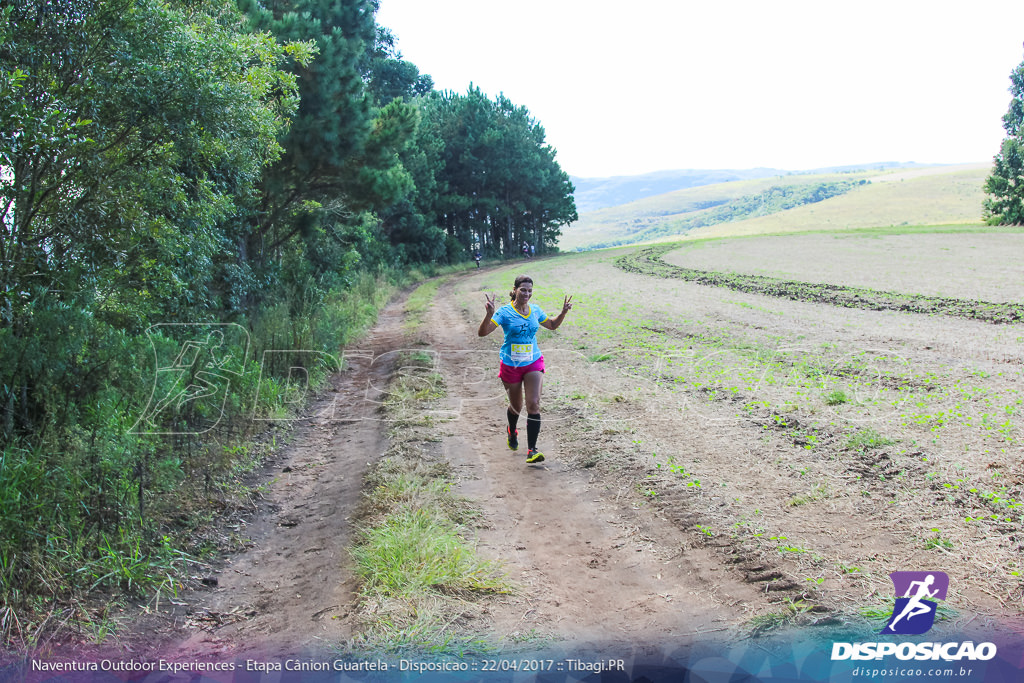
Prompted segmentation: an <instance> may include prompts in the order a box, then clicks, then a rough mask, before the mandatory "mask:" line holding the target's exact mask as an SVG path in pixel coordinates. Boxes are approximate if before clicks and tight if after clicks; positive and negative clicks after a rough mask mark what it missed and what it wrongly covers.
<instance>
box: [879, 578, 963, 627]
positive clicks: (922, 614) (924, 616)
mask: <svg viewBox="0 0 1024 683" xmlns="http://www.w3.org/2000/svg"><path fill="white" fill-rule="evenodd" d="M889 578H891V579H892V584H893V586H894V587H895V588H896V604H895V606H894V607H893V608H892V616H891V617H889V623H888V624H886V625H885V628H884V629H882V633H899V634H901V635H907V636H913V635H920V634H922V633H926V632H927V631H928V629H930V628H931V627H932V625H934V624H935V611H936V609H938V604H937V603H936V602H935V600H945V599H946V592H947V591H948V590H949V577H948V576H946V574H945V573H944V572H893V573H891V574H889Z"/></svg>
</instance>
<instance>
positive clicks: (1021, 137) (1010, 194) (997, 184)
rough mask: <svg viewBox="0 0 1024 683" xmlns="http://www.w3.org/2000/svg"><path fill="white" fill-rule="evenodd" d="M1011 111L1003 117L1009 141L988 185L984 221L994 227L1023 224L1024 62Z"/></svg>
mask: <svg viewBox="0 0 1024 683" xmlns="http://www.w3.org/2000/svg"><path fill="white" fill-rule="evenodd" d="M1010 84H1011V85H1010V94H1011V95H1012V96H1013V99H1011V100H1010V107H1009V109H1008V110H1007V112H1006V114H1005V115H1004V116H1003V128H1004V129H1005V130H1006V138H1005V139H1004V140H1003V144H1002V146H1001V148H1000V150H999V154H997V155H996V156H995V163H994V166H993V168H992V174H991V175H990V176H989V177H988V179H987V180H986V181H985V192H986V194H988V195H989V198H988V199H986V200H985V203H984V211H985V219H986V221H988V223H989V224H991V225H1021V224H1024V62H1022V63H1021V64H1020V65H1019V66H1017V68H1016V69H1014V70H1013V73H1011V74H1010Z"/></svg>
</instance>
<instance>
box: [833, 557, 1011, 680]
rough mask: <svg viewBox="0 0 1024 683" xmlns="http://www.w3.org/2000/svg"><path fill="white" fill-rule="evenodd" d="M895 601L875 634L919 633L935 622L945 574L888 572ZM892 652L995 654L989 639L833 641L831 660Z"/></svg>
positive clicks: (902, 655) (929, 656)
mask: <svg viewBox="0 0 1024 683" xmlns="http://www.w3.org/2000/svg"><path fill="white" fill-rule="evenodd" d="M889 578H891V579H892V583H893V586H894V587H895V589H896V596H897V597H896V604H895V605H894V606H893V608H892V614H891V615H889V621H888V622H887V623H886V625H885V628H883V629H882V630H881V632H880V634H879V635H886V634H890V633H891V634H895V635H904V636H909V635H921V634H922V633H927V632H928V630H929V629H931V627H932V626H933V625H934V624H935V613H936V611H937V610H938V603H937V602H936V600H945V599H946V593H947V592H948V591H949V577H948V576H947V575H946V574H945V573H944V572H892V573H891V574H889ZM893 655H894V656H895V657H896V658H897V659H901V660H908V659H915V660H932V661H935V660H939V659H941V660H943V661H947V662H949V661H957V660H968V661H978V660H981V661H987V660H989V659H992V658H993V657H995V656H996V646H995V644H993V643H978V644H977V645H975V644H974V643H973V642H971V641H966V642H963V643H928V642H922V643H893V642H881V643H833V644H832V660H833V661H835V660H840V659H854V660H870V659H875V660H878V659H882V658H884V657H889V656H893Z"/></svg>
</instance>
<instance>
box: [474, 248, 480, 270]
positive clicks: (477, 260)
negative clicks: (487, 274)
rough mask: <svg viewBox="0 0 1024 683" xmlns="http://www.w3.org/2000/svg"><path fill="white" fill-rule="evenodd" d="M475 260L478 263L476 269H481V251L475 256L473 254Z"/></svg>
mask: <svg viewBox="0 0 1024 683" xmlns="http://www.w3.org/2000/svg"><path fill="white" fill-rule="evenodd" d="M473 260H474V261H476V267H477V268H479V267H480V252H479V251H478V252H476V253H475V254H473Z"/></svg>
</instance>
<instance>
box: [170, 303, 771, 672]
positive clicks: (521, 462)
mask: <svg viewBox="0 0 1024 683" xmlns="http://www.w3.org/2000/svg"><path fill="white" fill-rule="evenodd" d="M443 292H444V288H442V294H440V295H439V297H438V299H437V300H436V301H435V302H434V304H433V306H434V308H433V310H432V311H431V312H430V314H429V318H428V319H430V320H440V319H444V320H445V324H444V325H429V324H428V325H424V326H422V328H421V329H420V331H419V332H418V335H419V336H418V337H416V338H414V339H413V338H410V337H409V336H408V335H407V334H406V333H403V327H402V310H403V307H402V302H401V301H397V302H394V303H392V304H391V305H390V306H389V307H388V308H387V309H386V310H385V311H384V313H383V314H382V315H381V317H380V320H379V322H378V324H377V325H376V326H375V328H374V329H373V330H372V331H371V333H370V334H369V335H368V337H367V339H366V340H365V341H364V342H362V343H361V344H360V347H361V348H362V349H364V350H365V355H363V356H362V357H356V356H354V355H353V353H352V352H351V351H349V352H347V353H346V357H347V358H348V359H349V362H350V367H349V369H347V370H345V371H343V372H342V373H339V374H338V375H337V376H335V377H334V378H333V379H332V387H333V388H332V389H331V390H330V391H329V392H328V393H326V394H325V395H324V397H322V398H321V399H320V400H319V401H318V402H317V403H316V404H315V405H314V406H313V408H312V410H311V411H310V413H309V414H310V415H311V417H307V418H304V419H302V420H301V421H299V423H298V427H297V431H296V434H295V436H294V438H293V439H292V443H291V445H289V446H288V447H286V448H285V449H283V450H282V452H281V454H280V455H279V456H277V459H276V460H275V461H274V462H272V463H269V465H268V471H269V474H270V476H271V479H270V482H269V483H268V484H267V486H266V489H265V500H264V502H263V503H262V504H261V511H260V512H259V513H258V514H257V515H256V517H255V519H254V520H252V522H251V523H250V524H249V525H248V526H247V528H245V529H243V530H241V531H240V532H239V533H240V534H242V535H243V536H247V537H248V538H250V539H251V542H252V544H251V547H250V548H249V549H248V550H247V551H245V552H242V553H239V554H237V555H235V556H233V557H231V558H229V559H228V560H227V561H226V563H225V564H224V565H223V567H222V568H221V569H220V570H219V572H218V573H217V574H216V577H217V585H216V586H215V587H213V588H212V589H210V590H208V591H203V592H196V593H193V594H190V595H189V596H185V598H184V600H185V601H186V602H188V603H190V606H189V607H188V608H187V610H185V609H184V608H183V607H181V606H179V608H178V609H179V612H182V611H187V612H188V614H187V615H185V614H180V615H178V616H174V617H173V623H170V620H172V617H166V618H164V619H165V621H164V624H163V626H162V629H161V630H162V632H163V633H162V637H161V638H160V640H161V641H162V642H163V646H162V649H163V651H164V655H163V656H165V657H167V656H170V657H172V658H176V659H202V658H211V657H217V658H228V657H242V656H260V657H282V656H285V655H291V654H303V653H304V654H314V653H318V652H323V651H325V650H331V649H332V648H334V647H337V646H339V645H341V644H343V643H344V642H345V641H346V640H347V639H348V638H350V637H351V636H352V634H353V630H354V629H355V628H357V626H358V625H357V624H356V623H355V617H354V616H353V615H354V608H355V600H356V596H355V593H354V589H355V583H354V580H353V577H352V574H351V571H350V569H349V567H350V559H349V556H348V553H347V548H348V546H349V545H350V543H351V541H352V534H353V527H352V523H351V519H352V517H353V515H354V514H355V512H356V509H357V506H358V504H359V502H360V494H361V492H360V487H361V484H362V482H363V477H364V475H365V473H366V470H367V466H368V464H369V463H371V462H373V461H375V460H376V459H378V458H379V457H380V456H381V454H382V453H383V452H384V451H385V450H386V445H387V438H386V435H385V434H384V430H385V427H386V425H385V424H384V423H382V422H380V421H378V420H377V419H375V416H376V410H377V407H378V401H379V399H380V398H381V394H380V391H381V389H382V388H383V387H385V386H386V382H387V378H388V376H389V375H390V373H391V372H393V370H394V360H395V358H396V357H397V354H395V353H393V352H394V351H397V350H400V349H402V348H408V347H409V345H410V344H416V345H417V348H418V349H421V350H422V349H429V350H430V351H432V352H434V353H435V354H436V355H435V358H436V359H437V370H438V371H439V372H440V373H441V374H442V375H443V376H444V378H445V383H446V385H447V386H448V387H449V396H448V398H447V401H448V402H449V407H452V408H454V409H456V412H457V417H455V418H454V419H451V420H449V421H446V422H443V423H441V424H440V426H439V428H438V429H439V432H440V435H441V436H442V441H441V448H442V449H443V457H444V458H445V459H446V460H447V461H448V462H449V464H450V465H451V467H452V468H453V471H454V472H455V473H456V475H457V478H458V482H459V483H458V492H459V493H460V494H462V495H465V496H467V497H469V498H471V499H473V500H474V501H475V502H476V503H477V505H478V506H479V507H480V509H481V510H482V513H483V522H482V523H481V527H482V528H481V529H479V531H478V539H479V545H480V552H481V554H483V555H484V556H487V557H489V558H492V559H497V560H499V561H501V562H502V563H503V565H504V567H505V569H506V571H507V573H508V575H509V577H510V578H511V579H512V581H513V582H515V583H516V584H517V585H518V586H519V587H520V588H521V590H520V591H518V592H517V593H516V594H515V595H513V596H511V597H508V598H503V599H500V600H497V601H496V602H495V604H492V605H489V606H488V609H487V614H488V617H487V618H488V619H489V621H490V623H489V624H488V627H489V629H488V630H490V631H491V632H492V633H493V637H494V639H495V640H505V641H506V642H510V641H516V640H519V639H522V638H527V639H534V640H535V642H544V643H555V644H556V645H557V646H559V647H564V648H565V649H566V650H570V651H574V652H582V651H586V650H594V651H597V650H600V649H602V648H603V647H604V646H606V645H608V644H611V643H614V644H616V645H617V646H618V647H622V646H623V645H626V646H629V645H636V646H640V645H643V646H647V647H657V646H658V645H659V644H671V645H672V646H676V647H677V646H680V645H684V644H686V643H687V642H689V641H691V640H699V639H703V638H707V637H712V638H713V637H714V636H708V634H716V633H724V632H725V631H726V630H727V629H729V628H731V627H734V626H736V625H738V624H740V623H742V622H744V621H745V620H746V619H748V618H749V617H750V616H751V615H752V613H753V612H755V611H758V608H759V607H761V608H763V606H764V600H765V596H764V593H763V592H762V591H760V590H759V587H758V586H757V585H754V584H751V583H748V582H744V581H742V580H741V579H740V578H739V577H738V575H737V574H736V573H735V572H733V571H731V569H729V568H728V566H727V565H726V564H724V563H723V558H722V555H721V553H718V552H717V551H716V549H715V548H714V547H694V546H693V544H692V543H691V542H689V541H688V540H687V537H686V534H685V532H684V531H681V530H680V529H679V527H678V526H677V525H675V524H673V523H672V522H671V521H670V520H668V519H666V518H664V517H661V516H659V513H658V512H657V510H656V509H655V508H652V507H644V506H640V505H638V504H637V494H636V489H635V487H633V486H631V485H630V484H629V483H626V482H625V481H624V480H623V481H617V480H615V479H614V478H613V477H610V476H608V475H600V474H598V473H597V472H596V471H595V470H588V469H578V468H573V467H570V466H569V465H567V464H566V460H565V459H563V458H562V457H560V456H561V454H560V452H559V447H558V433H559V431H558V429H559V427H558V424H557V421H552V423H551V424H549V425H546V426H545V427H544V429H543V431H542V437H541V442H542V443H541V445H542V447H543V450H544V451H545V454H546V456H547V459H546V461H545V462H544V463H543V464H541V465H533V466H528V465H526V464H525V447H523V448H521V449H520V450H519V451H518V452H511V451H509V450H508V449H507V447H506V445H505V441H504V424H505V422H504V398H503V392H502V390H501V387H500V383H499V382H498V380H497V379H496V377H494V375H495V373H496V371H495V367H494V366H495V364H496V353H495V350H494V346H495V344H494V340H493V339H490V338H488V339H484V340H481V339H479V338H477V336H476V328H475V325H476V323H474V322H472V321H470V320H469V319H468V316H462V317H460V316H453V315H447V314H445V315H442V313H441V311H456V310H459V309H458V306H456V305H455V304H454V302H453V301H449V300H447V299H446V298H445V295H444V293H443ZM481 301H482V300H481ZM481 310H482V305H481ZM481 359H486V361H487V364H486V367H481V366H482V363H481V362H480V361H481ZM545 391H546V392H548V391H550V390H549V389H547V388H546V389H545ZM521 426H522V427H523V429H522V430H521V434H522V436H523V437H525V424H523V425H521ZM524 441H525V438H524ZM168 643H172V644H171V646H170V647H168V645H167V644H168Z"/></svg>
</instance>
